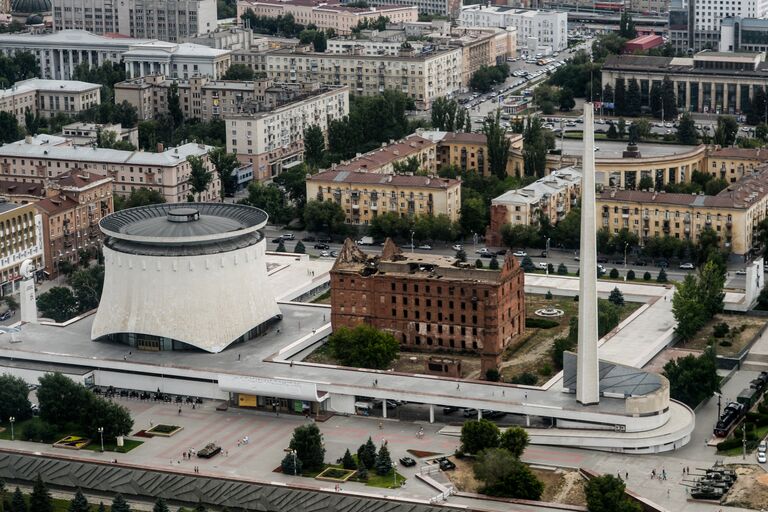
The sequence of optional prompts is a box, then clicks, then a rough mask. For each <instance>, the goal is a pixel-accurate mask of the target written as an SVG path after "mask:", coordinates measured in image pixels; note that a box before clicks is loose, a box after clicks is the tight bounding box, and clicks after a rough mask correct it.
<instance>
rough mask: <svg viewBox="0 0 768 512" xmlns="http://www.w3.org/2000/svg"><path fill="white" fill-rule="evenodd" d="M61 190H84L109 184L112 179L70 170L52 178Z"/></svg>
mask: <svg viewBox="0 0 768 512" xmlns="http://www.w3.org/2000/svg"><path fill="white" fill-rule="evenodd" d="M54 181H56V182H57V183H58V184H59V186H60V187H61V188H62V189H70V190H71V189H76V190H80V189H85V188H88V187H91V186H93V185H96V184H99V183H107V182H111V181H112V178H111V177H109V176H102V175H100V174H96V173H92V172H88V171H83V170H72V171H69V172H65V173H64V174H59V175H58V176H56V177H55V178H54Z"/></svg>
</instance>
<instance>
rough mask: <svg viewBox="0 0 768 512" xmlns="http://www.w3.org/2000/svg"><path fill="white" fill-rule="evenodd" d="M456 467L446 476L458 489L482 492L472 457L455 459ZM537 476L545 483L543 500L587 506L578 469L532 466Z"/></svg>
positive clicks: (582, 480)
mask: <svg viewBox="0 0 768 512" xmlns="http://www.w3.org/2000/svg"><path fill="white" fill-rule="evenodd" d="M451 460H452V461H453V462H455V463H456V469H455V470H453V471H446V472H445V474H446V476H447V477H448V478H449V479H450V481H451V483H453V485H454V487H455V488H456V490H458V491H462V492H470V493H480V489H481V487H482V483H481V482H478V481H477V480H476V479H475V473H474V471H473V470H472V464H473V462H474V461H473V460H472V459H455V458H451ZM531 471H532V472H533V474H534V475H536V477H537V478H538V479H539V480H541V483H543V484H544V492H543V493H542V495H541V501H546V502H550V503H562V504H565V505H580V506H586V504H587V498H586V496H585V494H584V479H583V478H582V476H581V475H580V474H579V472H578V471H572V470H567V469H561V468H558V469H555V470H554V471H552V470H548V469H541V468H531Z"/></svg>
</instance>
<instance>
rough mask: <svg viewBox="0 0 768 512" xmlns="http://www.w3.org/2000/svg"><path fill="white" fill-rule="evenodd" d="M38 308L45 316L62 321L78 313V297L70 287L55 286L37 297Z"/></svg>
mask: <svg viewBox="0 0 768 512" xmlns="http://www.w3.org/2000/svg"><path fill="white" fill-rule="evenodd" d="M37 308H38V309H39V310H40V314H41V316H43V317H44V318H50V319H52V320H53V321H54V322H58V323H61V322H64V321H66V320H69V319H70V318H72V317H74V316H75V315H76V314H77V299H76V298H75V295H74V294H73V293H72V290H70V289H69V288H67V287H65V286H54V287H53V288H51V289H50V290H48V291H47V292H45V293H42V294H40V296H39V297H37Z"/></svg>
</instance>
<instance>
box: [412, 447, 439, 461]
mask: <svg viewBox="0 0 768 512" xmlns="http://www.w3.org/2000/svg"><path fill="white" fill-rule="evenodd" d="M405 451H407V452H408V453H410V454H411V455H413V456H414V457H416V458H418V459H424V458H426V457H435V456H437V455H440V454H439V453H435V452H425V451H423V450H411V449H408V450H405Z"/></svg>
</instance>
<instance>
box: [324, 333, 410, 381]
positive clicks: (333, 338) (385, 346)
mask: <svg viewBox="0 0 768 512" xmlns="http://www.w3.org/2000/svg"><path fill="white" fill-rule="evenodd" d="M328 348H329V350H330V351H331V353H332V354H333V355H334V357H335V358H336V359H337V360H338V361H339V363H341V364H342V365H344V366H351V367H355V368H374V369H378V370H383V369H385V368H387V367H388V366H389V365H390V363H392V361H393V360H394V359H395V358H396V357H397V351H398V348H399V344H398V343H397V340H396V339H395V337H394V336H392V334H390V333H388V332H384V331H380V330H378V329H376V328H375V327H371V326H369V325H365V324H361V325H357V326H355V327H354V328H352V329H350V328H348V327H342V328H340V329H338V330H336V331H334V332H333V334H331V335H330V336H329V337H328Z"/></svg>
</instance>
